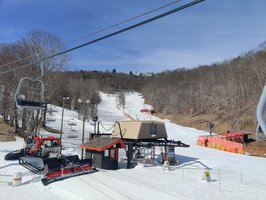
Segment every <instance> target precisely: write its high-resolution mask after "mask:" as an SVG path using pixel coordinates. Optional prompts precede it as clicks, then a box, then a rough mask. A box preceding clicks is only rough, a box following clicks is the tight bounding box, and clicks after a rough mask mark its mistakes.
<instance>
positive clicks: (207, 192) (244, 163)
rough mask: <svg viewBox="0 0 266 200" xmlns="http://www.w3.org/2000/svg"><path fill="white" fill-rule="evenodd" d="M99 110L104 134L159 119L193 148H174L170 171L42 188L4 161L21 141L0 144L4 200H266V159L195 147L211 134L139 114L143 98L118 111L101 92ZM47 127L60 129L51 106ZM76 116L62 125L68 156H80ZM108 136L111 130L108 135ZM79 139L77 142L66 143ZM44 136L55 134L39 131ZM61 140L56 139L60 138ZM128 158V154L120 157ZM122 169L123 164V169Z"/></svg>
mask: <svg viewBox="0 0 266 200" xmlns="http://www.w3.org/2000/svg"><path fill="white" fill-rule="evenodd" d="M101 99H102V102H101V103H100V104H99V106H98V113H97V114H98V116H99V120H100V121H101V122H102V123H103V126H104V128H103V127H101V128H100V131H101V132H106V130H105V129H109V128H110V127H111V126H112V124H113V123H114V122H115V121H119V120H130V119H129V118H128V116H129V115H130V116H131V118H134V119H138V120H160V121H164V122H165V125H166V129H167V133H168V137H169V139H175V140H181V141H182V142H184V143H186V144H189V145H190V147H189V148H176V150H175V151H176V154H177V156H176V157H177V159H178V160H179V163H178V165H176V166H171V167H170V170H167V169H166V170H163V166H162V165H160V164H157V165H155V164H154V165H148V164H138V165H137V166H136V167H135V168H134V169H125V168H122V169H119V170H100V171H99V172H96V173H93V174H88V175H84V176H79V177H74V178H70V179H66V180H64V181H59V182H56V183H52V184H50V185H48V186H43V185H42V183H41V182H40V180H41V178H42V176H41V175H36V174H33V173H32V172H29V171H28V170H26V169H25V168H23V167H22V166H20V165H19V164H18V161H5V160H4V156H5V154H6V153H8V152H10V151H12V150H16V149H20V148H22V147H23V140H22V139H21V138H17V140H16V141H15V142H0V199H1V200H2V199H3V200H4V199H9V200H18V199H23V198H25V199H27V200H33V199H34V200H36V199H62V200H63V199H64V200H68V199H69V200H70V199H71V200H76V199H77V200H88V199H101V200H103V199H134V200H135V199H195V200H196V199H202V200H224V199H242V200H245V199H247V200H249V199H256V200H264V199H266V159H265V158H259V157H250V156H246V155H239V154H233V153H228V152H222V151H217V150H213V149H209V148H204V147H200V146H197V145H196V139H197V137H198V136H199V135H203V134H208V133H207V132H204V131H200V130H196V129H193V128H188V127H182V126H179V125H177V124H174V123H171V122H169V120H167V119H164V120H163V119H159V118H157V117H155V116H150V115H148V114H145V113H141V112H140V109H143V108H148V109H150V108H151V106H149V105H146V104H144V99H143V98H142V96H141V95H140V94H139V93H127V94H126V104H125V106H124V108H122V107H121V106H117V102H118V101H117V95H115V94H112V95H110V94H105V93H101ZM51 111H52V112H51V115H48V122H47V125H48V126H49V127H51V128H56V129H59V130H60V126H61V114H62V109H61V108H59V107H56V106H52V109H51ZM78 118H80V117H79V116H78V114H77V113H76V112H74V111H70V110H68V109H65V114H64V123H63V132H64V134H63V139H62V143H63V147H64V151H63V153H64V154H80V149H79V145H80V144H81V134H82V119H81V118H80V119H81V120H79V119H78ZM93 131H94V126H93V122H91V121H88V122H86V123H85V138H86V139H87V138H88V137H89V132H93ZM109 132H110V131H109ZM71 134H72V135H73V134H77V135H78V137H77V138H68V136H69V135H71ZM41 135H52V134H51V133H48V132H46V131H44V130H41ZM57 136H58V135H57ZM156 153H157V154H159V153H160V149H157V152H156ZM120 155H124V152H123V150H122V152H120ZM121 166H122V165H121ZM205 171H209V172H210V176H211V179H212V181H211V182H207V181H206V180H202V174H203V173H204V172H205ZM15 172H22V174H23V178H22V185H21V186H18V187H13V186H11V185H10V184H9V182H11V181H12V176H13V174H14V173H15Z"/></svg>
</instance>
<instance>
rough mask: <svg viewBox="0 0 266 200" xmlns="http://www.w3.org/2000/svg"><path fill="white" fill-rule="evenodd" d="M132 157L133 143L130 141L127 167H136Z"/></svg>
mask: <svg viewBox="0 0 266 200" xmlns="http://www.w3.org/2000/svg"><path fill="white" fill-rule="evenodd" d="M132 159H133V144H132V143H128V144H127V168H128V169H131V168H133V167H134V166H133V163H132Z"/></svg>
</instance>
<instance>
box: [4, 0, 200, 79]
mask: <svg viewBox="0 0 266 200" xmlns="http://www.w3.org/2000/svg"><path fill="white" fill-rule="evenodd" d="M203 1H205V0H195V1H191V2H190V3H187V4H184V5H182V6H179V7H177V8H174V9H172V10H170V11H167V12H164V13H162V14H160V15H157V16H155V17H152V18H149V19H147V20H144V21H142V22H139V23H136V24H133V25H131V26H128V27H126V28H123V29H120V30H118V31H115V32H113V33H110V34H107V35H105V36H103V37H100V38H97V39H95V40H92V41H89V42H86V43H84V44H81V45H78V46H75V47H73V48H70V49H67V50H64V51H62V52H59V53H56V54H53V55H51V56H48V57H45V58H42V59H41V60H39V61H37V62H35V63H38V62H41V61H44V60H48V59H51V58H53V57H56V56H60V55H63V54H65V53H68V52H71V51H74V50H77V49H80V48H82V47H85V46H88V45H90V44H93V43H96V42H99V41H101V40H104V39H107V38H109V37H112V36H115V35H118V34H120V33H123V32H126V31H128V30H131V29H134V28H137V27H139V26H142V25H144V24H147V23H150V22H152V21H155V20H157V19H160V18H163V17H165V16H168V15H170V14H173V13H176V12H178V11H181V10H183V9H186V8H188V7H191V6H193V5H195V4H198V3H201V2H203ZM28 65H29V64H26V65H23V66H20V67H17V68H14V69H11V70H8V71H5V72H2V73H0V75H1V74H5V73H8V72H11V71H14V70H18V69H21V68H24V67H26V66H28Z"/></svg>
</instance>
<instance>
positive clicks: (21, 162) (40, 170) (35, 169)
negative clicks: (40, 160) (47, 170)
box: [19, 159, 43, 174]
mask: <svg viewBox="0 0 266 200" xmlns="http://www.w3.org/2000/svg"><path fill="white" fill-rule="evenodd" d="M19 164H20V165H21V166H23V167H25V168H26V169H28V170H30V171H31V172H33V173H35V174H42V172H43V169H40V168H36V167H34V166H32V165H30V164H28V163H27V162H25V161H24V160H21V159H19Z"/></svg>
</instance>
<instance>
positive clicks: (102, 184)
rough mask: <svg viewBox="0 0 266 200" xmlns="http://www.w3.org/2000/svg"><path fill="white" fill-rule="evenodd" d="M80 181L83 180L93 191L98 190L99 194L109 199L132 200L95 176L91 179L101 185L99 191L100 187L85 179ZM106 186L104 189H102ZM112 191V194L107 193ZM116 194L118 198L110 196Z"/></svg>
mask: <svg viewBox="0 0 266 200" xmlns="http://www.w3.org/2000/svg"><path fill="white" fill-rule="evenodd" d="M79 179H80V180H82V181H83V182H84V183H86V184H88V185H90V186H91V187H92V188H93V189H95V190H97V191H98V192H100V193H102V194H104V195H105V196H106V197H108V199H113V200H116V199H132V198H130V197H128V196H126V195H124V194H122V193H121V192H119V191H117V190H116V189H114V188H112V187H110V186H109V185H107V184H105V183H104V182H102V181H100V180H98V179H97V178H95V177H93V176H90V179H94V180H95V181H96V182H98V184H99V183H100V186H101V187H99V188H101V189H99V188H98V187H96V186H95V185H94V184H93V183H91V182H89V181H87V180H85V179H84V178H82V177H79ZM102 186H104V187H102ZM106 190H107V191H110V193H107V192H105V191H106ZM113 192H115V194H116V196H115V197H114V196H111V195H110V194H111V193H113ZM117 194H118V195H119V197H117Z"/></svg>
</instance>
